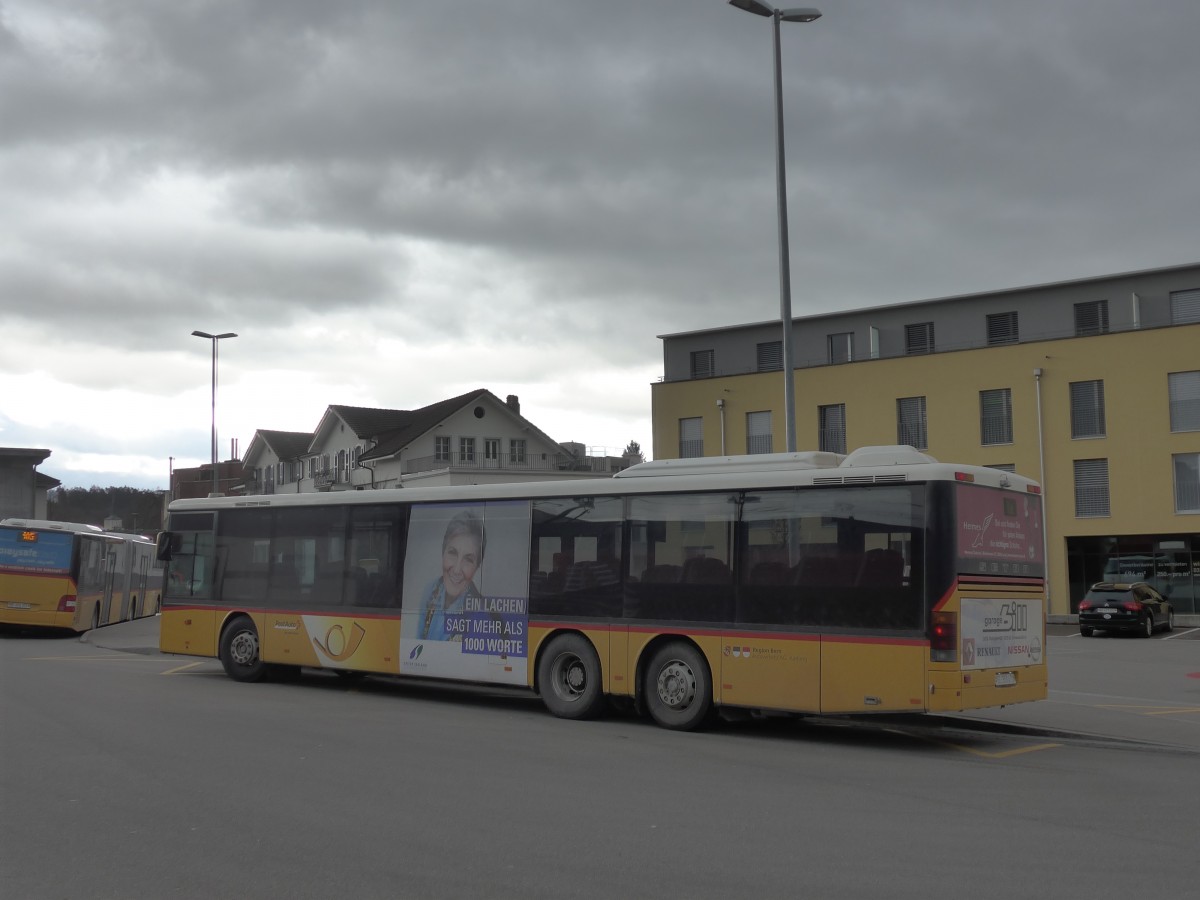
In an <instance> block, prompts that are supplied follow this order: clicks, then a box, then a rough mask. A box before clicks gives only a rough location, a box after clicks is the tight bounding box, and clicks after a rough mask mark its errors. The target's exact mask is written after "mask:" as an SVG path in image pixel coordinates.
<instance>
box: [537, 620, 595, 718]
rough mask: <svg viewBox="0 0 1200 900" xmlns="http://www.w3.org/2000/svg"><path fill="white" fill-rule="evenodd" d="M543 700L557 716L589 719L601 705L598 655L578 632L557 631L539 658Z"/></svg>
mask: <svg viewBox="0 0 1200 900" xmlns="http://www.w3.org/2000/svg"><path fill="white" fill-rule="evenodd" d="M537 674H538V691H539V693H540V694H541V695H542V702H543V703H545V704H546V709H548V710H550V712H552V713H553V714H554V715H556V716H558V717H559V718H560V719H590V718H592V717H593V716H596V715H598V714H599V713H600V711H601V710H602V709H603V708H604V689H603V681H602V676H601V673H600V658H599V657H598V656H596V651H595V650H594V649H592V645H591V642H590V641H588V640H587V638H585V637H583V636H582V635H578V634H560V635H559V636H558V637H556V638H554V640H552V641H551V642H550V646H548V647H547V648H546V649H545V650H544V651H542V656H541V659H540V660H539V661H538V672H537Z"/></svg>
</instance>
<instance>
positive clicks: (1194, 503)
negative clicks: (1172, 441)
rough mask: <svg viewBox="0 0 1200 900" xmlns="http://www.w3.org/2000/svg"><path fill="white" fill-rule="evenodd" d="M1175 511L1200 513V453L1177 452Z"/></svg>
mask: <svg viewBox="0 0 1200 900" xmlns="http://www.w3.org/2000/svg"><path fill="white" fill-rule="evenodd" d="M1171 460H1172V462H1174V464H1175V512H1177V513H1200V453H1176V454H1175V455H1174V456H1172V457H1171Z"/></svg>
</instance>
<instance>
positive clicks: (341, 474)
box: [336, 450, 350, 483]
mask: <svg viewBox="0 0 1200 900" xmlns="http://www.w3.org/2000/svg"><path fill="white" fill-rule="evenodd" d="M349 455H350V454H348V453H347V452H346V451H345V450H339V451H338V452H337V472H336V475H337V481H338V482H339V483H340V482H343V481H345V480H346V466H347V464H348V462H349V459H348V458H349Z"/></svg>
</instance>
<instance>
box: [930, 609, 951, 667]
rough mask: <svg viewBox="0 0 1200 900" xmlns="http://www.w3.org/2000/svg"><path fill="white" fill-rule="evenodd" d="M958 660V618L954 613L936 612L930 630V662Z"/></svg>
mask: <svg viewBox="0 0 1200 900" xmlns="http://www.w3.org/2000/svg"><path fill="white" fill-rule="evenodd" d="M956 659H958V617H957V616H956V615H955V614H954V613H952V612H935V613H934V614H933V621H932V623H931V626H930V629H929V661H930V662H954V661H955V660H956Z"/></svg>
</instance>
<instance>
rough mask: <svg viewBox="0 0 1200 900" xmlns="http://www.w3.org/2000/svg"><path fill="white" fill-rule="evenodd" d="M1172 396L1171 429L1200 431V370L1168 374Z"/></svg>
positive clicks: (1169, 389)
mask: <svg viewBox="0 0 1200 900" xmlns="http://www.w3.org/2000/svg"><path fill="white" fill-rule="evenodd" d="M1167 384H1168V391H1169V393H1170V396H1171V430H1172V431H1200V372H1172V373H1171V374H1170V375H1168V376H1167Z"/></svg>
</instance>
